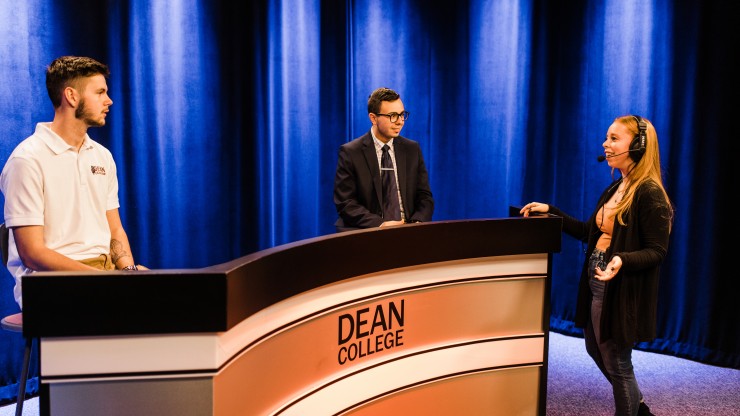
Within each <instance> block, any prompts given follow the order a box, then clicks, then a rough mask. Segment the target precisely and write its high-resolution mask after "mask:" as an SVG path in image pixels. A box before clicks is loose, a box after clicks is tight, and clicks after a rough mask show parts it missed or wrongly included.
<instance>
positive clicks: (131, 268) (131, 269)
mask: <svg viewBox="0 0 740 416" xmlns="http://www.w3.org/2000/svg"><path fill="white" fill-rule="evenodd" d="M121 270H122V271H124V272H136V271H138V270H139V268H138V267H136V265H135V264H132V265H130V266H126V267H124V268H122V269H121Z"/></svg>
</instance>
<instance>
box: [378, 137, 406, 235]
mask: <svg viewBox="0 0 740 416" xmlns="http://www.w3.org/2000/svg"><path fill="white" fill-rule="evenodd" d="M388 149H389V147H388V145H387V144H386V145H384V146H383V156H381V158H380V177H381V179H382V180H383V220H384V221H398V220H400V219H401V206H400V205H399V203H398V187H396V175H395V174H394V172H393V160H391V155H390V153H388Z"/></svg>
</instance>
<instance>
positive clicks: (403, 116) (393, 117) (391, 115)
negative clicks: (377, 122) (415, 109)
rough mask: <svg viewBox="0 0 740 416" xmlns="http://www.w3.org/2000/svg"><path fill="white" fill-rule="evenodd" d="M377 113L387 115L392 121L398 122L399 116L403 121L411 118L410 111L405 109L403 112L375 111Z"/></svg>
mask: <svg viewBox="0 0 740 416" xmlns="http://www.w3.org/2000/svg"><path fill="white" fill-rule="evenodd" d="M375 115H376V116H386V117H388V120H390V122H391V123H395V122H397V121H398V119H399V118H400V119H401V121H406V119H408V118H409V112H408V111H404V112H403V113H400V114H399V113H388V114H380V113H375Z"/></svg>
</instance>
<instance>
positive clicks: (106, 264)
mask: <svg viewBox="0 0 740 416" xmlns="http://www.w3.org/2000/svg"><path fill="white" fill-rule="evenodd" d="M79 262H80V263H82V264H86V265H88V266H90V267H94V268H96V269H98V270H105V271H108V270H115V269H116V265H115V264H113V262H112V261H111V258H110V256H109V255H107V254H101V255H99V256H98V257H93V258H89V259H83V260H79Z"/></svg>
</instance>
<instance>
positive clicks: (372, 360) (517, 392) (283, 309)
mask: <svg viewBox="0 0 740 416" xmlns="http://www.w3.org/2000/svg"><path fill="white" fill-rule="evenodd" d="M561 221H562V220H561V219H560V218H556V217H537V218H504V219H490V220H469V221H446V222H435V223H427V224H413V225H407V226H403V227H397V228H391V229H383V230H380V229H374V230H361V231H352V232H347V233H342V234H334V235H329V236H323V237H318V238H314V239H309V240H304V241H299V242H296V243H293V244H288V245H284V246H279V247H275V248H272V249H268V250H264V251H260V252H258V253H254V254H252V255H248V256H245V257H242V258H239V259H236V260H233V261H231V262H228V263H224V264H220V265H217V266H212V267H208V268H204V269H186V270H156V271H147V272H141V273H135V274H131V273H128V274H127V273H118V272H112V273H85V274H72V273H50V272H48V273H37V274H34V275H30V276H26V277H25V278H24V285H23V298H24V304H25V307H24V321H25V322H24V331H25V335H28V336H33V337H40V357H41V368H40V374H41V377H40V381H41V398H40V399H41V410H42V412H41V413H42V414H51V415H55V416H57V415H75V416H78V415H106V416H109V415H159V416H161V415H177V416H183V415H219V416H221V415H286V416H287V415H301V416H305V415H376V414H393V415H396V414H397V415H412V414H425V415H450V414H465V415H477V414H480V415H497V414H500V415H514V414H517V415H519V414H531V415H538V414H539V415H544V414H545V405H546V385H547V344H548V329H549V293H550V288H549V284H550V275H551V259H552V253H554V252H559V251H560V232H561V226H562V222H561Z"/></svg>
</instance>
